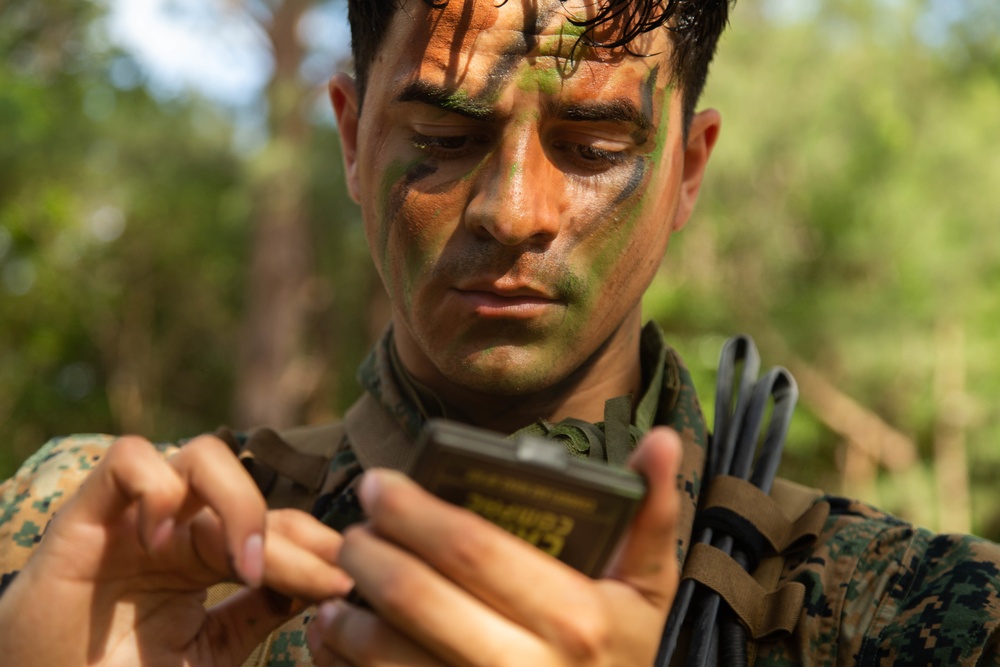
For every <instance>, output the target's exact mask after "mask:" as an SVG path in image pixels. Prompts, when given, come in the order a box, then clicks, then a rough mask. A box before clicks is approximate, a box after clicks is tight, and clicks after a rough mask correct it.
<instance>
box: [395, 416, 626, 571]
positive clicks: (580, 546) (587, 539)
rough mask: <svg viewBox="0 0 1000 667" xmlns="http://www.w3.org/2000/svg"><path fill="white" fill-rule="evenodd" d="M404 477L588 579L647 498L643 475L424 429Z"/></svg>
mask: <svg viewBox="0 0 1000 667" xmlns="http://www.w3.org/2000/svg"><path fill="white" fill-rule="evenodd" d="M418 446H419V447H421V451H420V453H419V455H418V458H417V461H416V462H415V464H414V465H413V467H412V469H411V470H410V476H411V477H412V478H413V479H414V480H416V481H417V482H418V483H419V484H420V485H421V486H423V487H424V488H426V489H428V490H429V491H431V492H432V493H433V494H435V495H436V496H438V497H440V498H442V499H444V500H447V501H448V502H451V503H453V504H455V505H459V506H460V507H465V508H467V509H469V510H471V511H473V512H475V513H476V514H479V515H480V516H482V517H484V518H486V519H488V520H489V521H492V522H493V523H495V524H497V525H498V526H500V527H501V528H504V529H505V530H507V531H509V532H511V533H513V534H514V535H517V536H519V537H521V538H523V539H525V540H527V541H528V542H530V543H531V544H534V545H535V546H537V547H538V548H539V549H541V550H542V551H544V552H546V553H548V554H550V555H552V556H555V557H556V558H558V559H559V560H561V561H563V562H564V563H566V564H567V565H570V566H572V567H574V568H576V569H577V570H579V571H581V572H583V573H584V574H587V575H589V576H591V577H596V576H598V575H600V574H601V570H602V569H603V568H604V565H605V563H606V562H607V560H608V558H609V557H610V556H611V553H612V551H613V550H614V548H615V546H616V544H617V543H618V539H619V537H620V536H621V534H622V533H623V532H624V531H625V529H626V528H627V527H628V524H629V522H630V521H631V519H632V515H633V514H634V513H635V510H636V508H637V507H638V504H639V501H640V500H641V499H642V497H643V495H644V494H645V489H646V487H645V483H644V482H643V479H642V477H641V476H639V475H638V474H636V473H635V472H633V471H631V470H626V469H624V468H613V467H609V466H607V465H604V464H601V463H596V462H592V461H588V460H585V459H579V458H574V457H572V456H570V455H569V453H568V452H567V451H566V449H565V447H564V446H563V445H561V444H559V443H555V442H550V441H548V440H543V439H541V438H534V437H524V438H521V439H519V440H517V441H516V442H512V441H510V440H507V439H505V438H504V437H503V436H501V435H499V434H497V433H493V432H491V431H486V430H483V429H479V428H474V427H471V426H465V425H463V424H457V423H455V422H449V421H446V420H441V419H436V420H431V421H430V422H428V424H427V426H426V427H425V429H424V432H423V433H422V434H421V437H420V441H419V443H418Z"/></svg>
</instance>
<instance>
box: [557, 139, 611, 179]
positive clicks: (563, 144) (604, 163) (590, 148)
mask: <svg viewBox="0 0 1000 667" xmlns="http://www.w3.org/2000/svg"><path fill="white" fill-rule="evenodd" d="M553 145H554V147H555V148H556V150H558V151H560V152H562V153H563V154H564V155H565V156H566V157H567V159H569V161H570V162H571V163H572V164H573V165H575V166H577V167H579V168H581V169H585V170H587V171H593V172H601V171H606V170H608V169H611V168H612V167H616V166H618V165H620V164H624V163H625V162H626V161H627V160H628V156H629V154H628V151H624V150H621V151H616V150H608V149H606V148H599V147H597V146H594V145H593V144H578V143H574V142H570V141H557V142H555V143H554V144H553Z"/></svg>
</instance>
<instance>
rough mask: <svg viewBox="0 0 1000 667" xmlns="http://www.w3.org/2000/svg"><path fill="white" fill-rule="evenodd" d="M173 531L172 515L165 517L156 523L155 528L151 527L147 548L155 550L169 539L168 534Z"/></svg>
mask: <svg viewBox="0 0 1000 667" xmlns="http://www.w3.org/2000/svg"><path fill="white" fill-rule="evenodd" d="M173 532H174V519H173V517H167V518H166V519H164V520H163V521H161V522H160V523H158V524H156V528H154V529H153V533H152V535H150V538H149V550H150V551H156V550H157V549H159V548H160V547H162V546H163V545H164V544H166V543H167V541H169V540H170V536H171V535H172V534H173Z"/></svg>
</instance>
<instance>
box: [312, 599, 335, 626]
mask: <svg viewBox="0 0 1000 667" xmlns="http://www.w3.org/2000/svg"><path fill="white" fill-rule="evenodd" d="M339 613H340V607H338V606H337V603H336V602H324V603H323V604H321V605H320V606H319V609H318V610H316V623H317V624H318V625H319V629H320V630H321V631H323V632H326V631H327V630H329V629H330V626H331V625H333V622H334V621H335V620H337V614H339Z"/></svg>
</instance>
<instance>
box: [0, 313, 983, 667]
mask: <svg viewBox="0 0 1000 667" xmlns="http://www.w3.org/2000/svg"><path fill="white" fill-rule="evenodd" d="M392 350H393V346H392V343H391V332H390V333H388V334H387V335H386V336H385V337H384V338H383V340H382V342H381V343H380V344H378V345H377V346H376V348H375V349H374V350H373V352H372V354H371V355H370V356H369V358H368V360H367V361H366V362H365V363H364V364H363V366H362V368H361V370H360V372H359V380H360V382H361V384H362V386H363V387H364V388H365V389H366V391H367V392H368V393H367V395H366V396H365V397H364V398H363V399H362V401H361V403H365V402H366V401H367V404H368V405H369V409H377V410H384V411H385V412H387V413H388V414H389V415H391V419H386V418H385V415H380V419H379V420H377V421H379V422H380V423H381V424H382V426H379V427H375V428H371V429H368V428H364V427H362V428H352V426H351V413H350V412H349V413H348V418H347V429H346V431H345V430H344V428H343V427H342V426H339V425H338V426H335V427H333V428H332V429H331V428H329V427H319V428H317V429H312V430H309V431H305V430H302V431H298V432H289V433H285V434H282V435H283V438H279V437H278V436H276V435H275V434H274V433H273V432H270V431H267V430H263V431H259V432H257V433H255V434H253V435H251V436H249V437H244V436H234V435H232V434H229V433H228V432H221V433H220V435H222V436H223V437H224V438H225V439H227V440H228V441H229V442H230V444H231V446H232V447H233V448H234V449H236V450H240V451H241V452H242V454H241V456H242V457H243V458H244V462H245V464H246V466H247V468H248V470H250V472H251V474H253V476H254V478H255V480H256V481H258V484H259V485H261V486H262V487H264V488H265V489H267V490H268V491H269V494H268V498H269V502H271V503H272V504H276V505H289V504H291V505H297V506H300V507H303V508H305V509H311V511H312V512H313V513H314V514H315V515H316V516H317V517H319V518H321V519H322V520H323V521H324V522H326V523H327V524H329V525H331V526H333V527H334V528H337V529H342V528H344V527H346V526H347V525H350V524H351V523H354V522H357V521H359V520H361V519H362V518H363V513H362V511H361V509H360V506H359V504H358V501H357V495H356V493H355V485H356V483H357V480H358V478H359V475H360V473H361V472H362V470H363V469H364V468H367V467H370V466H372V465H392V466H395V467H400V468H405V463H406V461H407V460H408V457H409V456H410V454H411V452H412V450H413V447H412V442H413V439H414V438H415V436H416V434H417V432H418V431H419V429H420V427H421V425H422V424H423V422H424V421H425V420H426V419H427V418H428V417H429V416H446V417H447V416H451V417H455V415H449V414H448V412H447V409H446V408H445V406H443V405H441V404H440V403H438V402H437V401H436V399H435V398H434V397H433V396H432V395H430V394H429V393H427V392H426V391H425V390H423V389H421V388H420V387H417V386H416V385H414V384H413V383H412V382H411V381H409V380H408V379H407V378H406V377H405V374H404V373H403V372H402V370H401V367H400V366H399V364H398V361H397V360H396V359H395V358H394V356H393V353H392ZM643 371H644V374H643V380H644V382H645V384H646V394H645V395H644V397H643V399H642V401H640V407H639V409H637V411H636V413H637V414H636V417H635V420H634V421H633V423H632V424H630V425H625V426H626V429H625V430H626V432H627V433H628V437H629V440H630V441H634V439H635V438H636V437H639V436H641V434H642V433H643V432H644V431H645V430H647V429H648V428H649V427H650V426H651V424H652V423H655V424H664V425H668V426H671V427H673V428H674V429H676V430H677V431H678V433H680V434H681V438H682V441H683V444H684V460H683V465H682V471H681V474H680V476H679V480H678V483H679V485H680V488H681V489H682V490H683V493H684V494H685V498H684V503H683V506H682V514H681V517H680V523H679V526H678V530H679V535H681V536H682V537H681V539H680V542H679V545H678V552H679V556H680V558H681V559H682V560H683V559H684V558H685V556H686V555H687V552H688V547H689V544H688V542H689V540H690V535H691V534H692V530H693V525H694V520H695V508H696V506H697V503H698V498H699V494H700V492H701V490H702V489H701V486H702V483H701V480H702V469H703V466H704V461H705V452H706V447H707V442H708V435H707V431H706V428H705V423H704V419H703V417H702V414H701V409H700V407H699V405H698V401H697V397H696V395H695V391H694V387H693V385H692V382H691V378H690V376H689V375H688V372H687V370H686V369H685V368H684V366H683V364H682V362H681V361H680V358H679V357H678V356H677V355H676V353H675V352H674V351H673V350H671V349H670V348H668V347H667V346H666V344H665V343H664V341H663V336H662V333H661V332H660V331H659V329H658V328H656V326H655V325H649V326H647V327H646V329H645V330H644V332H643ZM371 406H375V407H374V408H372V407H371ZM609 410H610V406H609ZM355 414H357V412H356V411H355ZM607 414H608V413H607V412H606V415H607ZM606 419H607V420H608V421H610V418H609V417H606ZM355 421H357V419H355ZM362 421H363V420H362ZM643 421H645V422H647V423H641V422H643ZM387 424H388V426H386V425H387ZM598 426H599V427H601V428H604V427H605V426H604V425H603V424H599V425H598ZM607 428H611V427H610V426H608V427H607ZM531 430H532V432H535V433H537V432H539V431H542V432H550V437H556V438H557V439H562V440H564V441H565V442H566V443H567V446H569V447H570V449H571V450H572V451H574V453H576V454H580V455H588V454H589V452H588V451H587V449H586V444H585V443H587V442H588V438H587V436H586V434H585V433H583V434H581V433H579V432H577V433H572V432H571V431H573V429H572V428H570V429H565V428H562V427H560V425H551V424H539V425H536V426H535V427H533V428H532V429H531ZM348 433H349V434H350V437H348V435H347V434H348ZM302 434H306V436H307V437H306V439H307V440H311V441H312V442H316V441H317V440H324V439H325V440H326V442H325V444H324V445H323V447H325V448H326V451H327V452H329V451H331V450H332V451H333V454H332V457H331V456H330V455H329V454H326V455H325V456H323V457H322V460H324V461H327V460H328V463H327V464H326V465H327V467H326V469H325V471H324V470H322V469H321V470H320V471H319V473H320V474H314V473H315V472H316V471H315V469H314V470H312V471H310V469H309V468H310V466H308V465H307V466H302V467H301V470H299V471H297V472H296V471H293V477H296V481H294V482H292V483H291V486H290V487H288V488H293V489H295V490H296V493H294V494H291V495H288V494H284V496H285V498H284V499H282V498H279V497H278V496H281V495H282V494H281V493H270V491H271V490H272V489H274V488H277V486H276V484H278V482H276V481H275V478H274V475H273V474H271V471H270V470H269V469H268V466H267V465H264V464H262V463H261V462H262V461H265V460H267V457H268V456H269V452H273V451H275V450H280V449H282V448H284V447H287V446H288V445H287V444H285V441H286V440H287V441H289V442H293V443H294V442H295V441H296V438H300V437H301V436H302ZM331 439H333V440H334V442H330V440H331ZM112 440H113V438H111V437H109V436H103V435H76V436H72V437H67V438H58V439H55V440H52V441H50V442H49V443H47V444H46V445H45V446H44V447H43V448H42V449H40V450H39V451H38V452H37V453H36V454H35V455H34V456H32V457H31V458H30V459H29V460H28V461H26V462H25V464H24V465H23V466H22V467H21V469H20V470H19V471H18V473H17V474H16V476H15V477H13V478H11V479H10V480H8V481H7V482H5V483H4V484H3V485H2V486H0V576H2V579H0V594H2V591H3V590H4V589H5V588H6V586H7V585H8V584H9V583H10V581H11V580H12V579H13V578H14V577H15V576H16V574H17V571H18V570H19V569H20V568H21V567H22V566H23V564H24V562H25V561H26V560H27V558H28V556H29V555H30V554H31V551H32V549H33V548H34V546H35V545H36V544H37V543H38V542H39V541H40V540H41V539H42V536H43V533H44V529H45V526H46V525H47V524H48V522H49V521H50V519H51V518H52V515H53V514H54V512H56V511H57V510H58V508H59V506H60V505H61V504H62V503H63V502H64V501H65V500H66V498H67V497H69V496H71V495H72V494H73V493H74V491H75V490H76V488H77V487H78V486H79V485H80V483H81V482H82V480H83V479H84V477H85V476H86V475H87V473H88V472H89V471H90V470H91V469H92V468H93V467H94V466H95V465H96V464H97V462H98V461H99V460H100V458H101V456H102V455H103V453H104V452H105V451H106V449H107V448H108V446H109V445H110V444H111V442H112ZM581 443H584V444H583V445H581ZM159 448H160V450H161V451H162V452H163V453H164V454H165V455H169V454H170V453H171V452H173V451H176V447H175V446H173V445H160V446H159ZM609 449H610V447H609ZM605 454H606V455H610V454H613V453H612V452H606V453H605ZM608 457H609V458H610V456H608ZM317 460H319V459H317ZM310 461H311V460H310ZM313 468H315V466H313ZM289 497H294V498H296V500H295V501H294V502H288V501H287V498H289ZM822 501H825V502H828V503H829V505H830V513H829V516H828V518H827V519H826V521H825V523H823V524H822V532H821V534H820V535H819V538H818V539H817V540H816V541H815V542H814V543H813V544H812V546H810V547H808V548H807V549H806V550H804V551H802V552H800V553H798V554H796V555H794V556H792V557H790V558H788V559H787V560H786V561H785V564H784V569H783V570H782V571H781V576H780V581H779V586H780V585H783V584H785V583H787V582H792V581H797V582H800V583H801V584H803V585H804V586H805V598H804V604H803V605H802V608H801V611H800V613H799V614H798V620H797V624H796V625H795V629H794V632H793V633H792V634H791V635H788V636H784V637H780V638H778V639H775V640H772V641H763V642H760V643H758V645H757V646H756V663H755V664H757V665H775V666H777V665H797V664H802V665H837V664H844V665H889V664H905V665H977V664H978V665H1000V657H998V656H1000V647H998V645H997V644H998V642H1000V639H998V636H1000V633H998V630H997V626H998V624H1000V569H998V567H1000V546H997V545H995V544H993V543H990V542H987V541H985V540H981V539H978V538H975V537H970V536H964V535H935V534H932V533H930V532H928V531H926V530H924V529H920V528H915V527H914V526H912V525H910V524H908V523H906V522H903V521H900V520H899V519H896V518H894V517H892V516H890V515H887V514H885V513H883V512H879V511H878V510H876V509H873V508H871V507H869V506H868V505H865V504H863V503H859V502H856V501H851V500H847V499H843V498H836V497H829V496H825V497H823V498H822ZM224 589H225V585H223V586H222V587H217V590H216V591H215V593H218V594H220V595H221V594H224V593H225V590H224ZM217 597H218V596H213V595H210V598H211V599H217ZM311 613H312V609H309V610H306V611H305V612H303V613H302V614H300V615H299V616H298V617H296V618H294V619H292V620H291V621H289V622H288V623H286V624H285V625H284V626H283V627H282V628H281V629H280V630H278V631H276V632H275V633H274V634H272V636H271V638H270V639H269V641H268V642H267V643H266V644H265V645H262V646H261V647H260V648H259V649H258V650H257V652H256V653H255V655H254V656H252V658H251V661H250V664H261V665H270V666H271V667H286V666H288V667H291V666H293V665H294V666H298V665H309V664H311V660H310V659H309V654H308V648H307V647H306V642H305V624H306V623H308V621H309V618H310V615H311Z"/></svg>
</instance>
